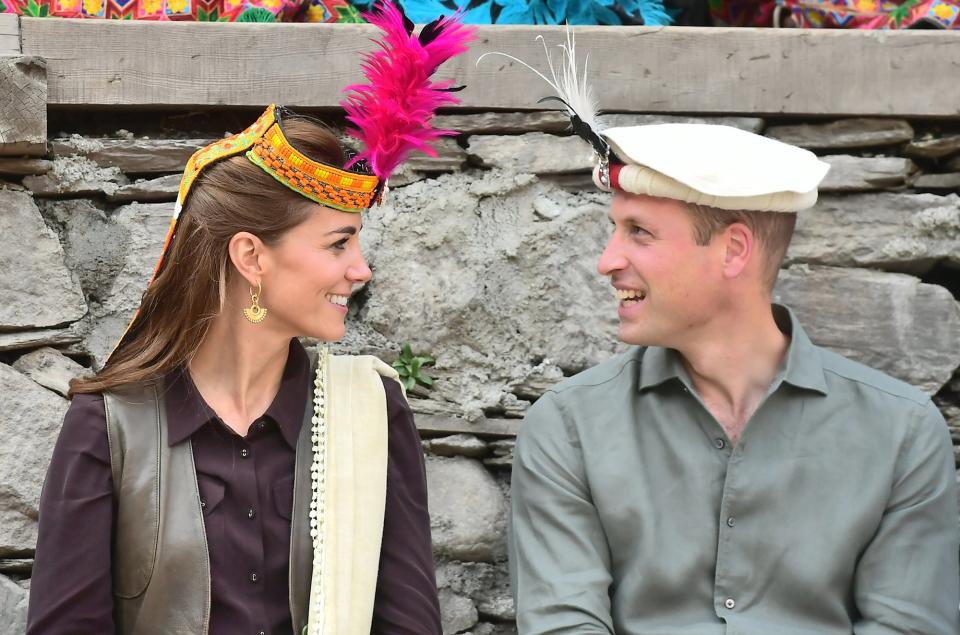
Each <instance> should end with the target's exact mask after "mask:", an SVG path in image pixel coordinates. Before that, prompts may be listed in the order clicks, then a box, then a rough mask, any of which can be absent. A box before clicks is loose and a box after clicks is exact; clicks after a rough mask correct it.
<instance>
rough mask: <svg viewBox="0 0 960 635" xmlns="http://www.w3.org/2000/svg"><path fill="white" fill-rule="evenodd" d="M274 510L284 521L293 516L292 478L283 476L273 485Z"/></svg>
mask: <svg viewBox="0 0 960 635" xmlns="http://www.w3.org/2000/svg"><path fill="white" fill-rule="evenodd" d="M272 494H273V505H274V509H276V511H277V515H279V516H280V517H281V518H283V519H284V520H287V521H289V520H290V518H291V517H292V516H293V477H292V476H285V477H283V478H281V479H279V480H277V481H276V482H275V483H274V484H273V492H272Z"/></svg>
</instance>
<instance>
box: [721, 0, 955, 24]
mask: <svg viewBox="0 0 960 635" xmlns="http://www.w3.org/2000/svg"><path fill="white" fill-rule="evenodd" d="M708 2H709V5H710V16H711V18H712V20H713V24H714V25H715V26H776V25H774V24H773V20H774V17H773V14H774V9H775V7H776V6H777V5H779V6H781V7H783V8H784V10H785V11H784V15H783V16H781V17H780V23H781V25H784V26H794V27H803V28H829V29H910V28H924V27H925V28H930V27H937V28H941V29H960V0H708Z"/></svg>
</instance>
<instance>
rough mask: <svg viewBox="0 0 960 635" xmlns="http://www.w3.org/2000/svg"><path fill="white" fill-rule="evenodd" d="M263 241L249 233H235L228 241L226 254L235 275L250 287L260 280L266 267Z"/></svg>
mask: <svg viewBox="0 0 960 635" xmlns="http://www.w3.org/2000/svg"><path fill="white" fill-rule="evenodd" d="M265 251H266V250H265V248H264V244H263V241H262V240H260V239H259V238H257V236H255V235H254V234H251V233H250V232H237V233H236V234H234V235H233V238H231V239H230V244H229V246H228V254H229V257H230V262H231V263H233V266H234V268H235V269H236V270H237V273H239V274H240V276H241V277H242V278H243V279H244V280H246V281H247V284H249V285H250V286H251V287H256V286H257V284H258V283H259V282H260V281H261V280H262V278H263V274H264V269H265V265H266V262H265V261H266V253H265Z"/></svg>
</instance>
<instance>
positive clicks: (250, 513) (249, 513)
mask: <svg viewBox="0 0 960 635" xmlns="http://www.w3.org/2000/svg"><path fill="white" fill-rule="evenodd" d="M256 517H257V512H256V511H255V510H254V509H253V507H251V508H250V509H248V510H247V518H249V519H250V520H253V519H254V518H256ZM727 522H728V523H729V522H730V521H727Z"/></svg>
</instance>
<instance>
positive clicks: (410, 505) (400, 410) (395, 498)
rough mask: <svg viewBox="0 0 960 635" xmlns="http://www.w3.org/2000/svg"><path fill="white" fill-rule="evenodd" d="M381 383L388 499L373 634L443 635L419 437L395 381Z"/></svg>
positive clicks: (424, 470)
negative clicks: (384, 404) (384, 395)
mask: <svg viewBox="0 0 960 635" xmlns="http://www.w3.org/2000/svg"><path fill="white" fill-rule="evenodd" d="M383 384H384V389H385V390H386V393H387V415H388V419H389V440H388V450H387V452H388V458H387V501H386V509H385V513H384V521H383V544H382V547H381V550H380V574H379V576H378V578H377V592H376V598H375V601H374V607H373V627H372V629H371V632H372V633H373V634H374V635H440V633H441V632H442V629H441V626H440V602H439V599H438V597H437V581H436V574H435V572H434V566H433V547H432V543H431V540H430V516H429V514H428V512H427V474H426V468H425V467H424V461H423V450H422V449H421V446H420V435H419V433H418V432H417V428H416V426H415V425H414V422H413V413H412V412H410V406H409V405H407V401H406V399H405V398H404V397H403V392H402V391H401V389H400V385H399V384H398V383H397V382H395V381H393V380H391V379H384V380H383Z"/></svg>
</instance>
